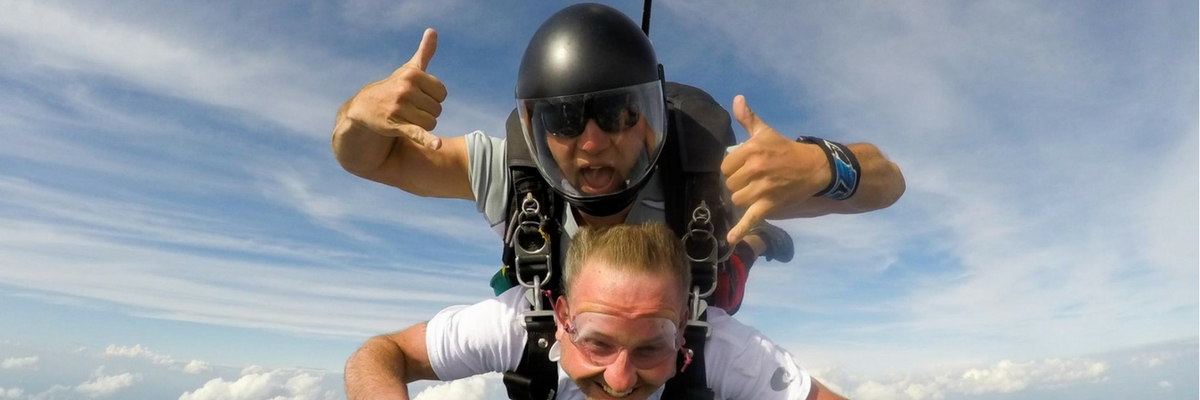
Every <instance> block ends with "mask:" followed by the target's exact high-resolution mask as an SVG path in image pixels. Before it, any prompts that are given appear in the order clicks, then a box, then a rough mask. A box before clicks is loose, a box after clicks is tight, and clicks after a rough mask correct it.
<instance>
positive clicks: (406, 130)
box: [345, 28, 446, 150]
mask: <svg viewBox="0 0 1200 400" xmlns="http://www.w3.org/2000/svg"><path fill="white" fill-rule="evenodd" d="M436 51H437V31H434V30H433V28H429V29H426V30H425V34H424V35H423V36H422V37H421V44H420V45H419V46H418V47H417V51H416V53H414V54H413V56H412V59H410V60H408V62H406V63H404V65H401V66H400V68H397V69H396V70H395V71H393V72H392V74H391V75H390V76H388V77H387V78H384V79H383V80H381V81H378V82H374V83H371V84H368V85H367V86H366V87H364V88H363V89H362V90H360V91H359V92H358V94H356V95H354V98H353V99H351V100H350V101H349V102H347V103H346V107H347V108H346V109H345V115H346V117H347V118H349V119H350V120H351V121H352V122H354V123H356V124H359V125H362V126H365V127H366V128H367V129H370V130H371V131H374V132H375V133H378V134H380V135H383V136H392V137H403V138H408V139H409V140H411V141H413V142H414V143H416V144H419V145H422V146H425V147H428V148H430V149H435V150H436V149H438V148H439V147H441V144H442V142H441V139H440V138H438V137H437V136H434V135H433V134H431V133H429V131H432V130H433V128H434V127H436V126H437V118H438V116H440V115H441V114H442V101H445V100H446V86H445V85H443V84H442V82H441V81H439V80H438V79H437V78H435V77H434V76H433V75H430V74H429V73H427V72H425V70H426V68H428V67H429V61H430V60H432V59H433V54H434V52H436Z"/></svg>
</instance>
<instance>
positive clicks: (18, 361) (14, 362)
mask: <svg viewBox="0 0 1200 400" xmlns="http://www.w3.org/2000/svg"><path fill="white" fill-rule="evenodd" d="M37 362H38V358H37V357H36V356H34V357H13V358H5V359H4V361H2V362H0V369H16V368H36V367H37Z"/></svg>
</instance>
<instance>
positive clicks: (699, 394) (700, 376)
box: [662, 313, 716, 400]
mask: <svg viewBox="0 0 1200 400" xmlns="http://www.w3.org/2000/svg"><path fill="white" fill-rule="evenodd" d="M707 314H708V313H704V314H701V315H700V320H701V321H704V320H705V319H706V317H707ZM705 336H706V328H705V327H703V326H697V325H688V327H687V328H686V329H684V331H683V337H684V340H685V341H686V342H685V345H684V347H687V348H688V349H689V350H691V351H692V363H691V364H688V366H687V368H686V369H684V370H683V372H680V373H677V374H675V376H674V377H672V378H671V379H669V380H667V384H666V388H664V389H663V396H662V400H712V399H713V398H714V397H715V396H716V394H715V393H713V391H712V389H709V387H708V377H707V375H706V373H705V370H704V345H705V344H706V343H705V341H706V340H707V338H706V337H705ZM683 362H684V357H679V359H678V360H677V361H676V362H675V368H683Z"/></svg>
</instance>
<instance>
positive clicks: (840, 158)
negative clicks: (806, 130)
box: [796, 136, 862, 200]
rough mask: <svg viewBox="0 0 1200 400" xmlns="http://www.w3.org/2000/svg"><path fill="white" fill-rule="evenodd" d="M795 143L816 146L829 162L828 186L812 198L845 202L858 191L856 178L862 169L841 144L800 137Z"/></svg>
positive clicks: (810, 137) (852, 155) (848, 150)
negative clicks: (825, 198)
mask: <svg viewBox="0 0 1200 400" xmlns="http://www.w3.org/2000/svg"><path fill="white" fill-rule="evenodd" d="M796 141H797V142H800V143H810V144H815V145H817V147H820V148H821V150H822V151H824V152H825V159H826V160H827V161H829V172H830V178H829V186H826V187H825V189H822V190H821V191H820V192H817V194H814V195H813V197H828V198H830V199H834V200H845V199H848V198H850V196H853V195H854V193H855V192H857V191H858V177H859V175H861V174H862V168H861V167H859V165H858V158H856V157H854V153H852V152H850V149H848V148H846V146H845V145H843V144H841V143H838V142H834V141H830V140H825V139H821V138H817V137H812V136H801V137H799V138H796Z"/></svg>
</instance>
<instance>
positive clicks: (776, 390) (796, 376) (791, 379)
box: [704, 308, 812, 400]
mask: <svg viewBox="0 0 1200 400" xmlns="http://www.w3.org/2000/svg"><path fill="white" fill-rule="evenodd" d="M708 313H709V318H708V322H709V323H710V324H712V326H713V334H712V337H710V338H709V341H708V345H707V346H706V347H705V349H704V368H705V372H706V373H707V375H708V377H707V378H708V382H709V384H710V385H712V389H713V391H714V392H715V393H716V395H717V396H716V397H717V398H722V399H730V400H751V399H767V400H775V399H779V400H784V399H786V400H803V399H805V398H806V397H808V392H809V391H810V390H811V389H812V379H811V377H809V375H808V371H805V370H804V368H801V367H800V366H799V365H797V364H796V361H795V360H794V359H792V355H791V353H788V352H787V350H784V349H783V348H781V347H779V346H777V345H775V343H773V342H771V341H770V340H769V339H767V338H766V337H765V336H763V334H762V333H761V332H759V331H758V330H757V329H754V328H751V327H749V326H746V325H743V324H742V323H741V322H739V321H737V320H735V319H733V318H731V317H729V315H727V314H725V312H723V311H721V310H719V309H714V308H709V309H708Z"/></svg>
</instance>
